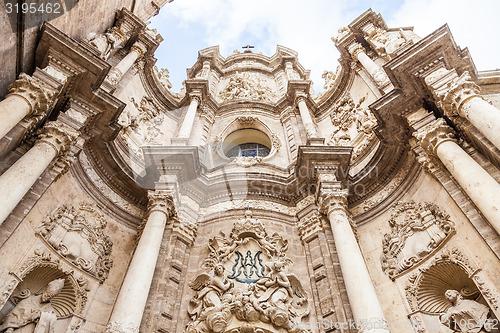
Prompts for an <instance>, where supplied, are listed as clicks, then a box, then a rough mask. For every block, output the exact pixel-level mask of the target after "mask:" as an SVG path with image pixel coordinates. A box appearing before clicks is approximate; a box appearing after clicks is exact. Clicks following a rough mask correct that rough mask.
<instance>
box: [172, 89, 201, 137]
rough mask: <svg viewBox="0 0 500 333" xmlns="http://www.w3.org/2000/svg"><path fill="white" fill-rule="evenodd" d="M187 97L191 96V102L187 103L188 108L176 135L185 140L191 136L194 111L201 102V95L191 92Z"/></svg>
mask: <svg viewBox="0 0 500 333" xmlns="http://www.w3.org/2000/svg"><path fill="white" fill-rule="evenodd" d="M189 97H190V98H191V102H190V103H189V108H188V110H187V112H186V116H185V117H184V120H183V121H182V124H181V128H180V129H179V134H178V135H177V138H179V139H184V140H185V141H187V140H188V139H189V137H190V136H191V131H192V130H193V124H194V119H195V117H196V111H197V110H198V105H199V104H200V103H201V96H200V95H199V94H191V95H190V96H189Z"/></svg>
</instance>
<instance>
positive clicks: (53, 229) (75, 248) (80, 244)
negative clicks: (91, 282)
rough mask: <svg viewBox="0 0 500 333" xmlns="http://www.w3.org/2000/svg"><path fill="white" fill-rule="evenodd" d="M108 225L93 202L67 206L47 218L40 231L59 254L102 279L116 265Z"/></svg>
mask: <svg viewBox="0 0 500 333" xmlns="http://www.w3.org/2000/svg"><path fill="white" fill-rule="evenodd" d="M106 225H107V222H106V220H105V219H104V215H103V214H102V213H101V212H100V211H99V210H98V209H97V208H95V207H93V206H91V205H87V204H80V205H79V206H78V207H77V208H75V207H72V206H68V205H65V206H61V207H59V208H58V209H56V210H55V211H54V212H53V213H52V215H51V216H49V217H48V218H46V219H45V220H44V221H43V222H42V225H41V226H40V227H39V229H38V232H39V234H40V236H41V237H42V238H43V239H44V240H46V241H47V242H48V244H50V245H51V246H52V247H53V248H54V249H55V250H56V251H57V252H58V253H59V254H61V255H62V256H64V257H65V258H66V259H68V260H69V261H70V262H72V263H73V264H74V265H76V266H77V267H79V268H80V269H82V270H83V271H85V272H88V273H90V274H91V275H93V276H95V277H96V278H97V279H99V280H100V281H101V282H102V281H104V280H105V279H106V278H107V277H108V274H109V270H110V269H111V266H112V264H113V261H112V260H111V258H110V255H111V249H112V246H113V243H112V242H111V240H110V239H109V237H108V236H107V235H105V234H104V228H105V227H106Z"/></svg>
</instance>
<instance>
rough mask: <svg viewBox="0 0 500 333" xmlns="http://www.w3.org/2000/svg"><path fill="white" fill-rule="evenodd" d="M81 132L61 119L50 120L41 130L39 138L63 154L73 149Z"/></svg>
mask: <svg viewBox="0 0 500 333" xmlns="http://www.w3.org/2000/svg"><path fill="white" fill-rule="evenodd" d="M79 135H80V133H78V131H75V130H74V129H73V128H71V127H69V126H68V125H66V124H63V123H61V122H59V121H51V122H48V123H47V124H46V125H45V126H44V127H43V128H42V130H41V131H40V134H39V136H38V140H39V141H40V142H43V143H46V144H48V145H51V146H52V147H53V148H54V149H55V150H56V151H57V152H58V154H59V155H63V154H64V153H66V152H68V151H69V150H70V149H71V144H72V143H73V142H75V140H76V139H77V138H78V136H79Z"/></svg>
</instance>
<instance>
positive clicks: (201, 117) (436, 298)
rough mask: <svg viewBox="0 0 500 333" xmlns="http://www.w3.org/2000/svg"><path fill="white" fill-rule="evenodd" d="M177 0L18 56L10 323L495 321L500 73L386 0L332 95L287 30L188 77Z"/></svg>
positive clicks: (359, 325)
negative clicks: (167, 62) (180, 71)
mask: <svg viewBox="0 0 500 333" xmlns="http://www.w3.org/2000/svg"><path fill="white" fill-rule="evenodd" d="M168 2H170V1H161V0H155V1H146V2H136V1H130V4H129V6H128V7H130V10H129V9H127V8H128V7H127V8H117V6H119V5H120V6H121V5H123V4H124V3H128V2H127V1H123V3H122V2H117V1H112V0H110V1H108V2H106V5H101V4H99V5H96V6H95V8H93V10H96V11H97V13H96V14H99V15H101V16H102V17H104V18H105V19H104V20H103V22H102V24H101V23H99V25H98V26H90V25H89V26H86V24H87V23H86V22H82V21H81V20H80V21H79V22H80V24H83V26H78V27H75V26H74V25H73V23H69V24H67V25H66V24H63V23H61V22H63V21H64V22H73V19H74V15H76V14H74V13H75V12H72V11H69V12H67V13H66V14H64V15H66V16H63V17H62V18H56V19H54V20H52V21H50V22H48V23H43V25H41V26H40V35H39V38H32V39H33V40H35V39H36V44H30V43H31V42H28V41H29V40H31V39H30V38H29V37H30V36H32V35H31V32H30V31H31V30H30V31H26V32H25V35H23V36H24V37H23V38H26V40H27V41H26V43H25V46H26V49H27V51H26V52H24V53H22V54H26V57H25V58H23V56H22V55H21V58H19V59H18V61H17V66H18V67H16V68H22V71H20V72H19V73H16V74H15V75H11V74H12V73H11V72H12V68H10V67H9V65H8V64H6V63H7V62H8V61H4V64H5V70H4V71H5V73H6V75H5V76H3V77H2V78H1V80H0V83H1V86H0V88H1V89H2V90H1V91H0V94H2V96H0V113H1V114H2V121H0V156H1V157H2V158H1V160H0V258H2V260H1V261H0V332H9V333H10V332H37V333H43V332H52V333H76V332H82V333H90V332H92V333H96V332H98V333H101V332H106V333H117V332H120V333H121V332H123V333H137V332H141V333H165V332H170V333H182V332H187V333H223V332H227V333H236V332H239V333H245V332H247V333H250V332H254V333H274V332H279V333H306V332H311V333H320V332H324V333H329V332H333V331H339V332H345V333H348V332H369V333H384V332H412V331H413V332H417V333H423V332H431V331H432V332H442V333H445V332H450V330H451V331H457V332H458V331H460V332H484V331H488V332H489V331H494V329H495V328H496V327H497V326H498V324H499V323H498V320H499V318H500V310H499V301H498V299H499V297H500V296H499V294H498V292H499V290H500V276H499V275H498V273H497V272H498V270H499V269H500V263H499V259H500V237H499V232H500V213H499V212H500V171H499V168H500V141H499V136H498V133H500V109H499V108H500V79H499V77H500V75H499V72H498V71H488V72H478V71H477V70H476V68H475V67H474V64H473V62H472V61H471V58H470V55H469V54H468V51H467V49H460V48H459V47H457V45H456V43H455V42H454V40H453V37H452V34H451V32H450V30H449V28H448V27H447V26H446V25H445V26H443V27H441V28H439V29H438V30H436V31H435V32H433V33H431V34H430V35H428V36H422V37H420V36H417V35H416V34H415V33H414V32H413V31H412V29H411V28H408V27H404V28H399V27H388V26H387V25H386V23H385V22H384V20H383V19H382V17H381V16H380V15H379V14H376V13H374V12H373V11H371V10H367V11H366V12H365V13H363V14H361V15H360V16H359V17H358V18H357V19H355V20H354V21H353V22H352V23H351V24H349V26H348V27H345V28H342V29H340V30H339V34H338V36H336V37H334V38H333V42H334V44H335V46H336V47H337V48H338V50H339V52H340V54H341V59H340V65H339V66H338V67H337V69H336V70H335V71H325V72H324V73H323V78H324V79H325V83H324V91H323V92H321V93H319V94H314V92H313V90H312V88H311V85H312V82H311V80H310V78H309V71H308V70H306V69H305V68H304V67H303V66H302V65H301V63H300V62H299V61H298V58H297V57H298V54H297V53H296V52H295V51H293V50H291V49H289V48H286V47H284V46H278V47H277V48H276V53H275V54H274V55H271V56H267V55H263V54H260V53H252V52H250V51H248V50H247V51H245V52H239V51H235V52H234V53H232V54H231V55H229V56H227V57H223V56H222V55H221V54H220V53H219V48H218V47H217V46H214V47H210V48H207V49H204V50H201V51H200V52H199V54H198V59H197V61H196V62H195V63H194V64H193V66H192V67H191V68H189V69H188V70H187V78H186V80H185V83H184V87H183V89H182V91H180V92H174V91H172V84H171V83H170V81H169V72H168V69H158V68H157V67H156V65H155V62H156V59H155V57H154V52H155V49H156V48H157V47H158V45H159V43H161V42H162V40H163V39H162V37H161V36H160V35H159V34H158V32H157V31H155V30H152V29H149V28H148V27H147V23H146V22H147V21H148V19H149V18H150V17H151V16H152V15H154V14H155V13H156V12H157V11H158V10H159V8H161V7H162V6H163V5H165V4H166V3H168ZM82 3H83V2H80V3H79V4H78V5H77V6H76V7H75V10H76V11H79V10H80V9H82V8H83V7H84V6H86V4H82ZM167 6H168V4H167ZM26 22H31V21H30V20H27V21H26ZM409 23H411V22H409ZM40 24H41V22H40ZM82 31H83V32H84V33H82ZM7 37H8V38H7ZM7 37H6V38H7V39H8V40H18V39H19V38H20V37H19V38H10V37H12V36H10V37H9V36H7ZM6 43H8V41H6ZM6 45H7V44H6ZM30 48H31V49H30ZM20 54H21V53H20ZM332 66H333V67H334V66H335V64H332ZM333 67H331V68H333ZM15 71H16V70H14V72H15ZM4 81H5V82H4Z"/></svg>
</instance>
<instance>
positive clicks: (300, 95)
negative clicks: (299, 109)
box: [295, 91, 307, 105]
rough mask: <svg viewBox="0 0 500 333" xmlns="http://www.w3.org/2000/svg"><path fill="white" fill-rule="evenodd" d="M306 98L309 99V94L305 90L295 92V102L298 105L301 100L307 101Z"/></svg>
mask: <svg viewBox="0 0 500 333" xmlns="http://www.w3.org/2000/svg"><path fill="white" fill-rule="evenodd" d="M306 100H307V94H306V93H305V92H302V91H297V92H296V93H295V104H296V105H299V103H300V102H304V103H306Z"/></svg>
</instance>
